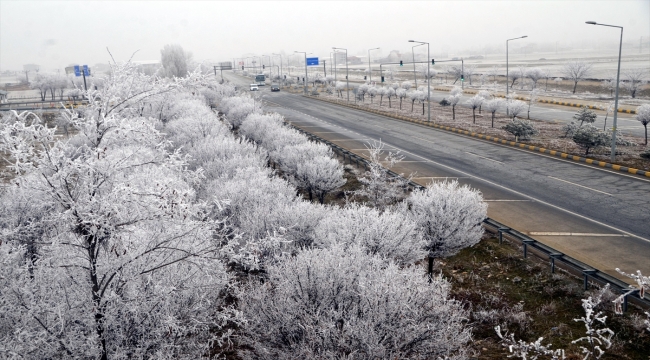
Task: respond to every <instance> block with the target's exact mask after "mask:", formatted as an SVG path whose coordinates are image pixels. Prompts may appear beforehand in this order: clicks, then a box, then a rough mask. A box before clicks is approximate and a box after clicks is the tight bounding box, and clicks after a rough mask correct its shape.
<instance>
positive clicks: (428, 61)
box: [409, 40, 431, 122]
mask: <svg viewBox="0 0 650 360" xmlns="http://www.w3.org/2000/svg"><path fill="white" fill-rule="evenodd" d="M409 42H412V43H419V44H420V45H424V44H426V45H427V103H428V104H429V110H428V113H427V121H428V122H431V84H429V81H430V79H431V77H430V76H431V60H430V58H431V55H430V53H429V43H428V42H424V41H415V40H409ZM420 45H417V46H420ZM413 65H414V66H415V60H414V61H413Z"/></svg>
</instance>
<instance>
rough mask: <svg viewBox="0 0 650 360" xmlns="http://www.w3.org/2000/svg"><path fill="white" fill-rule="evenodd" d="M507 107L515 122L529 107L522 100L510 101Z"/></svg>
mask: <svg viewBox="0 0 650 360" xmlns="http://www.w3.org/2000/svg"><path fill="white" fill-rule="evenodd" d="M506 106H507V108H508V113H509V114H510V116H512V119H513V120H514V119H515V118H516V117H517V116H518V115H519V114H521V113H522V112H523V111H524V110H526V107H527V105H526V103H525V102H523V101H521V100H510V101H509V102H508V103H507V104H506Z"/></svg>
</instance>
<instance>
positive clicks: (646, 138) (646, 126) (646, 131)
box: [643, 124, 648, 145]
mask: <svg viewBox="0 0 650 360" xmlns="http://www.w3.org/2000/svg"><path fill="white" fill-rule="evenodd" d="M643 127H644V128H645V144H646V145H648V124H643Z"/></svg>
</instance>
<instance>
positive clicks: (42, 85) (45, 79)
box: [29, 74, 51, 101]
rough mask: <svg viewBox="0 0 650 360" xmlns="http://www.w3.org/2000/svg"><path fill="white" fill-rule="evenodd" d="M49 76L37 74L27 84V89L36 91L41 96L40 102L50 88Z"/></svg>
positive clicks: (43, 99)
mask: <svg viewBox="0 0 650 360" xmlns="http://www.w3.org/2000/svg"><path fill="white" fill-rule="evenodd" d="M50 82H51V76H49V75H45V74H37V75H36V76H35V77H34V79H32V81H30V83H29V87H30V88H32V89H35V90H38V92H39V95H40V96H41V101H45V97H46V96H47V91H48V90H49V88H50Z"/></svg>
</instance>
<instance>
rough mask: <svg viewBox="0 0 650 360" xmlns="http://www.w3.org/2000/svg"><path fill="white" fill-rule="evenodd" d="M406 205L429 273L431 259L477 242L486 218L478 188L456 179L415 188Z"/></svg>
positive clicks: (456, 251) (453, 253)
mask: <svg viewBox="0 0 650 360" xmlns="http://www.w3.org/2000/svg"><path fill="white" fill-rule="evenodd" d="M406 204H407V206H408V211H409V213H410V214H411V216H412V217H413V219H415V222H416V223H417V224H418V225H419V227H420V230H421V231H422V233H423V236H424V240H425V241H426V247H425V249H426V250H427V251H428V252H429V272H431V269H432V265H433V259H434V258H438V259H439V258H445V257H449V256H452V255H455V254H456V253H458V252H459V251H460V250H462V249H464V248H466V247H469V246H474V245H475V244H477V243H478V242H479V241H480V240H481V237H482V236H483V227H482V226H481V223H482V222H483V220H485V218H486V217H487V204H486V203H485V202H483V196H482V195H481V192H480V191H478V190H475V189H472V188H470V187H469V186H467V185H464V186H460V185H459V184H458V182H457V181H455V180H454V181H443V182H434V183H431V184H430V185H429V186H428V187H427V188H426V189H422V190H415V191H413V193H412V194H411V196H409V197H408V198H407V199H406Z"/></svg>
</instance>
